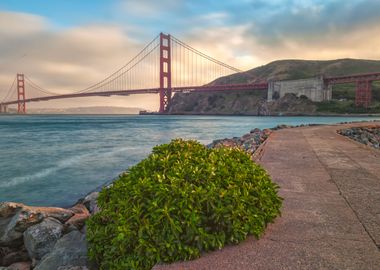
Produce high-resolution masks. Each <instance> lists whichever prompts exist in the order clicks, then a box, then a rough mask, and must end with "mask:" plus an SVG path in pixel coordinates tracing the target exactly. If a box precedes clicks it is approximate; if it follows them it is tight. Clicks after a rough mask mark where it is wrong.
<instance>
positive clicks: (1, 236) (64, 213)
mask: <svg viewBox="0 0 380 270" xmlns="http://www.w3.org/2000/svg"><path fill="white" fill-rule="evenodd" d="M73 215H74V212H73V211H71V210H68V209H63V208H57V207H31V206H26V205H24V204H21V203H13V202H3V203H0V246H20V245H21V244H22V242H23V241H22V236H23V232H24V231H25V230H26V229H27V228H29V227H30V226H33V225H35V224H37V223H40V222H41V221H42V220H43V219H44V218H46V217H53V218H56V219H58V220H59V221H61V222H65V221H67V220H68V219H69V218H71V217H72V216H73Z"/></svg>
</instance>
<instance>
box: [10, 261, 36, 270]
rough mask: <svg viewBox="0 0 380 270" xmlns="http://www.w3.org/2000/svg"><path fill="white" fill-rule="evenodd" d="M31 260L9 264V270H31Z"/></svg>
mask: <svg viewBox="0 0 380 270" xmlns="http://www.w3.org/2000/svg"><path fill="white" fill-rule="evenodd" d="M30 268H31V262H17V263H14V264H12V265H10V266H8V267H7V268H5V269H7V270H30Z"/></svg>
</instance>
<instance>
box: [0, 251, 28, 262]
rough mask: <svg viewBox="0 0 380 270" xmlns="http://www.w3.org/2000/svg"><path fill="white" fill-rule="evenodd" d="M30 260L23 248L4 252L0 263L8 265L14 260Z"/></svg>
mask: <svg viewBox="0 0 380 270" xmlns="http://www.w3.org/2000/svg"><path fill="white" fill-rule="evenodd" d="M27 261H30V258H29V255H28V252H27V251H26V249H25V248H22V249H21V250H16V251H12V252H10V253H8V254H6V255H5V256H4V257H3V259H2V260H1V262H0V265H4V266H8V265H11V264H13V263H16V262H27Z"/></svg>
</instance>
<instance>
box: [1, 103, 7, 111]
mask: <svg viewBox="0 0 380 270" xmlns="http://www.w3.org/2000/svg"><path fill="white" fill-rule="evenodd" d="M6 112H7V105H4V104H0V113H6Z"/></svg>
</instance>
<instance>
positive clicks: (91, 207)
mask: <svg viewBox="0 0 380 270" xmlns="http://www.w3.org/2000/svg"><path fill="white" fill-rule="evenodd" d="M98 197H99V192H92V193H90V194H88V195H87V196H86V197H85V198H84V201H83V204H84V205H85V206H86V207H87V209H88V211H90V213H91V214H95V213H96V212H98V211H99V207H98V203H97V200H98Z"/></svg>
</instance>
